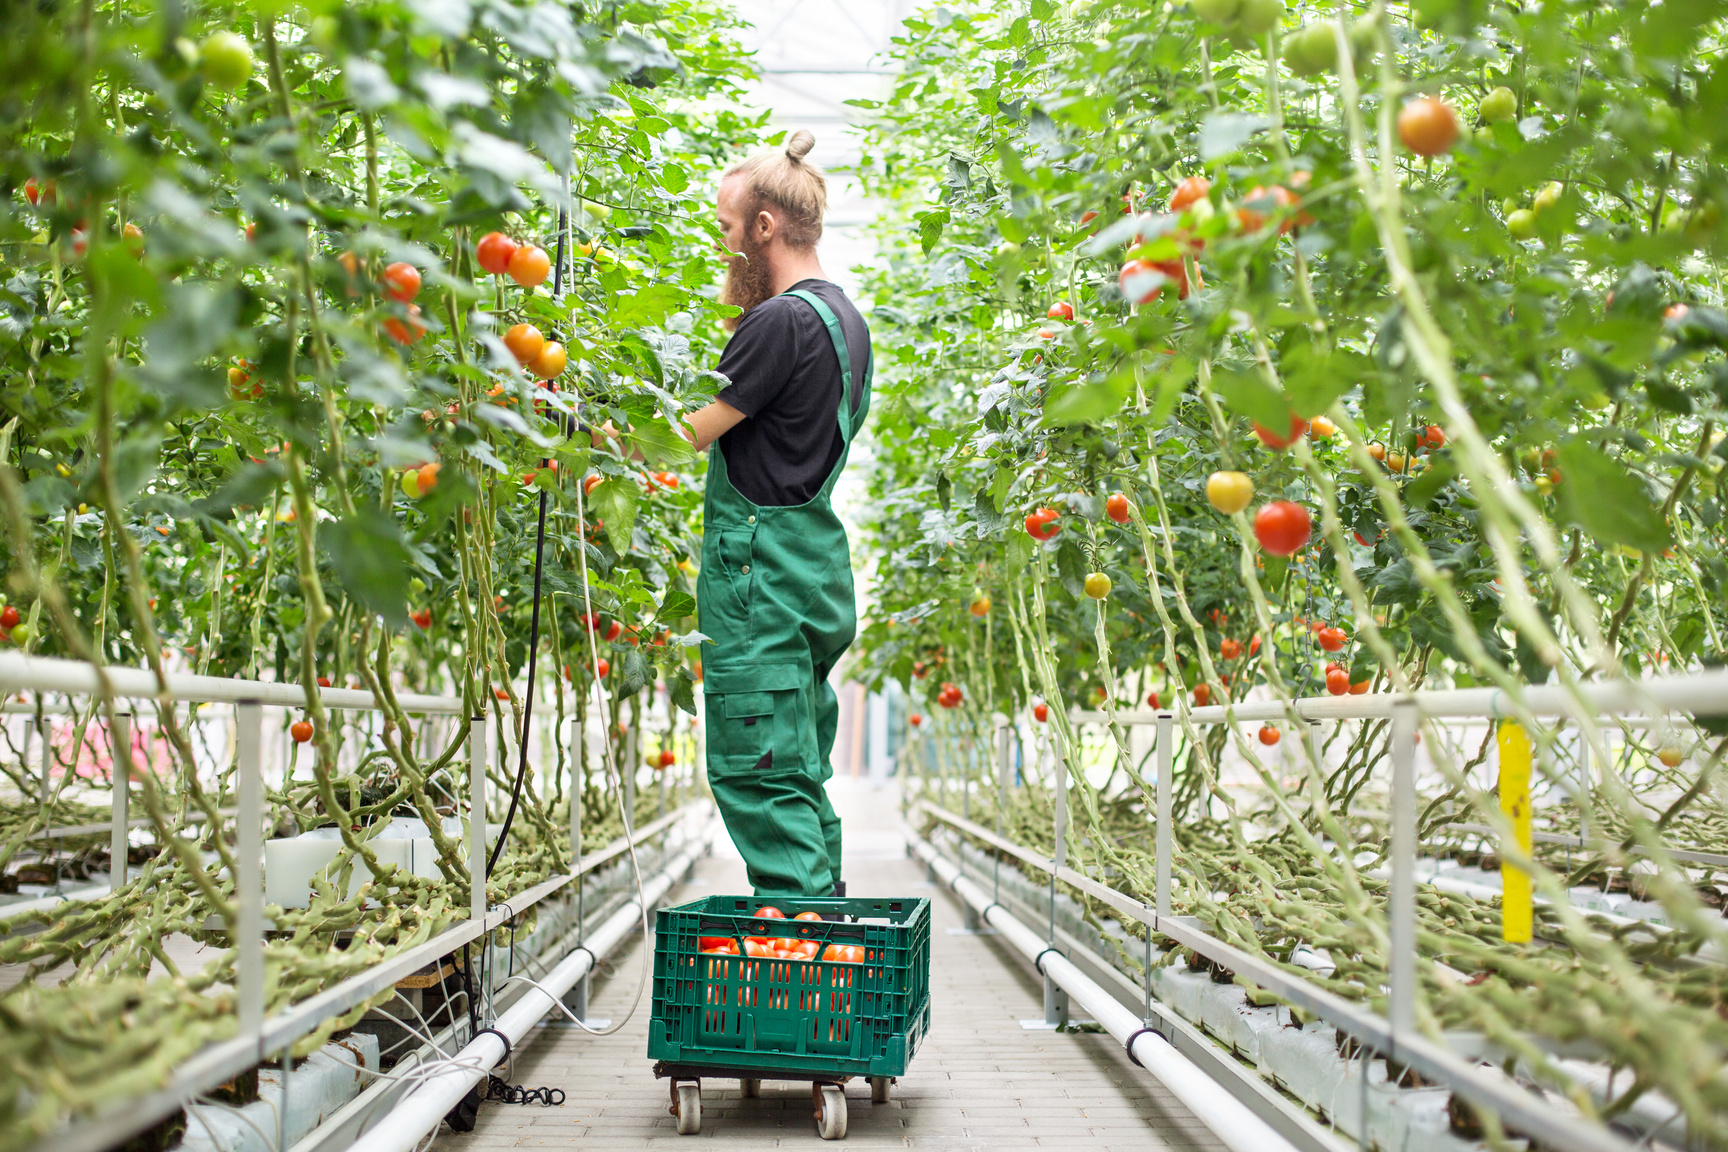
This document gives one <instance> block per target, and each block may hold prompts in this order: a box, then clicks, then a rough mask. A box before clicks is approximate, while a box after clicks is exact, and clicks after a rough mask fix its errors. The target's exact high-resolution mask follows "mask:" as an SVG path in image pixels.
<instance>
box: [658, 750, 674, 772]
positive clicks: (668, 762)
mask: <svg viewBox="0 0 1728 1152" xmlns="http://www.w3.org/2000/svg"><path fill="white" fill-rule="evenodd" d="M676 763H678V754H677V753H676V752H673V751H672V749H670V748H663V749H661V750H660V767H662V768H670V767H672V765H674V764H676Z"/></svg>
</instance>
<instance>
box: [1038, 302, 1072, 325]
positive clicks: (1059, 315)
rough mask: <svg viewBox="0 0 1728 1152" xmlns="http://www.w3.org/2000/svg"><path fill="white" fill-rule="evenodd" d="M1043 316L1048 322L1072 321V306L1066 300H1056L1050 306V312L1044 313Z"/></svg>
mask: <svg viewBox="0 0 1728 1152" xmlns="http://www.w3.org/2000/svg"><path fill="white" fill-rule="evenodd" d="M1044 316H1045V318H1046V319H1050V320H1072V319H1074V305H1072V304H1070V303H1068V301H1066V300H1058V301H1056V303H1054V304H1052V305H1050V310H1049V311H1048V312H1046V313H1044Z"/></svg>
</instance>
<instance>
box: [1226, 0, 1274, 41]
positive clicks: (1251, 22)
mask: <svg viewBox="0 0 1728 1152" xmlns="http://www.w3.org/2000/svg"><path fill="white" fill-rule="evenodd" d="M1283 18H1284V0H1242V11H1241V12H1239V13H1237V15H1236V25H1237V27H1239V28H1241V29H1242V31H1244V32H1246V33H1248V35H1250V36H1264V35H1266V33H1268V32H1270V31H1272V29H1274V28H1276V27H1278V22H1279V21H1280V20H1282V19H1283Z"/></svg>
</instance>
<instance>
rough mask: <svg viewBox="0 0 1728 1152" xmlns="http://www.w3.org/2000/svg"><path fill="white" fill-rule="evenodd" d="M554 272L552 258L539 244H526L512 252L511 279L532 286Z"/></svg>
mask: <svg viewBox="0 0 1728 1152" xmlns="http://www.w3.org/2000/svg"><path fill="white" fill-rule="evenodd" d="M551 274H552V258H551V257H550V256H548V255H546V249H544V248H542V247H540V246H539V245H537V244H524V245H522V247H520V248H518V249H516V251H514V252H512V253H511V254H510V279H512V280H514V281H516V283H518V284H520V285H522V287H524V288H532V287H534V286H535V285H536V284H539V283H541V282H542V281H544V280H545V279H546V277H548V276H550V275H551Z"/></svg>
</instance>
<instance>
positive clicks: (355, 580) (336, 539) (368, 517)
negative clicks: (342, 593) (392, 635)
mask: <svg viewBox="0 0 1728 1152" xmlns="http://www.w3.org/2000/svg"><path fill="white" fill-rule="evenodd" d="M318 531H319V537H320V543H321V544H323V546H324V550H325V552H327V553H328V554H329V557H330V563H331V565H332V567H334V568H335V569H336V575H337V577H338V578H339V579H340V580H341V581H342V587H343V588H344V589H346V590H347V592H348V594H349V595H350V596H352V597H354V599H356V600H358V601H359V602H360V603H361V605H363V606H364V607H365V608H366V609H367V610H368V611H371V612H376V613H377V614H378V615H380V616H382V617H384V621H385V623H386V624H388V625H389V626H390V627H391V628H393V629H395V628H400V627H402V626H403V625H405V624H406V623H408V566H409V564H410V557H409V555H408V549H407V548H406V547H404V546H403V544H402V536H401V533H400V532H399V531H398V529H397V527H396V521H395V519H394V518H392V517H390V516H387V515H385V514H384V513H383V512H381V511H379V510H378V509H376V508H368V507H361V508H359V509H357V510H356V511H355V513H354V515H353V516H351V517H348V518H347V519H343V520H338V521H336V522H335V523H332V524H325V525H321V526H320V527H319V530H318Z"/></svg>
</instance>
